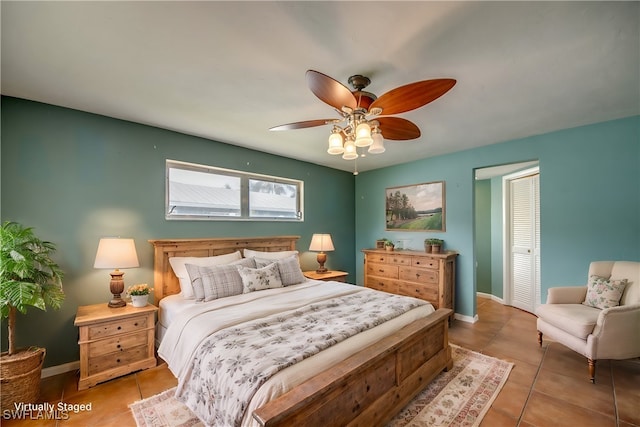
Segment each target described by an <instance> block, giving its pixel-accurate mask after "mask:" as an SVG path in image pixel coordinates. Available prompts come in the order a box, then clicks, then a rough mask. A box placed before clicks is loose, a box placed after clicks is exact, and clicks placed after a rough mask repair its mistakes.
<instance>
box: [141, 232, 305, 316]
mask: <svg viewBox="0 0 640 427" xmlns="http://www.w3.org/2000/svg"><path fill="white" fill-rule="evenodd" d="M299 238H300V236H270V237H215V238H206V239H202V238H199V239H155V240H149V243H151V244H152V245H153V249H154V250H153V294H154V296H155V301H154V304H155V305H158V303H159V302H160V300H161V299H162V298H164V297H166V296H169V295H173V294H177V293H180V282H179V281H178V278H177V277H176V275H175V274H174V272H173V269H172V268H171V265H170V264H169V258H171V257H207V256H215V255H223V254H228V253H232V252H235V251H238V250H239V251H242V249H253V250H256V251H264V252H277V251H293V250H296V242H297V241H298V239H299Z"/></svg>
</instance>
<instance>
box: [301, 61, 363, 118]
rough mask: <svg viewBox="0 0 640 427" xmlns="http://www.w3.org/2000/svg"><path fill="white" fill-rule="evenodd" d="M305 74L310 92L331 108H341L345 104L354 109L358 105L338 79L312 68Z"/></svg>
mask: <svg viewBox="0 0 640 427" xmlns="http://www.w3.org/2000/svg"><path fill="white" fill-rule="evenodd" d="M306 76H307V85H308V86H309V89H311V92H313V94H314V95H315V96H317V97H318V98H320V100H322V101H323V102H325V103H327V104H329V105H330V106H332V107H333V108H336V109H338V110H342V107H344V106H347V107H349V108H353V109H355V108H356V107H357V106H358V102H357V101H356V98H355V96H353V94H352V93H351V91H350V90H349V88H347V87H346V86H345V85H343V84H342V83H340V82H339V81H337V80H334V79H332V78H331V77H329V76H327V75H325V74H322V73H320V72H318V71H314V70H308V71H307V74H306Z"/></svg>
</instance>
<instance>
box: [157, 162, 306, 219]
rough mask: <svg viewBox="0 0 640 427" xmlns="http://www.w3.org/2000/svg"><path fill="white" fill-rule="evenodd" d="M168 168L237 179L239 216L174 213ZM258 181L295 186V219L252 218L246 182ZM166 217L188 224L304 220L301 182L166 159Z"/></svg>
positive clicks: (285, 217) (260, 216)
mask: <svg viewBox="0 0 640 427" xmlns="http://www.w3.org/2000/svg"><path fill="white" fill-rule="evenodd" d="M171 169H180V170H186V171H193V172H199V173H206V174H212V175H222V176H228V177H231V178H237V179H240V213H239V214H238V215H232V214H227V215H215V214H211V213H208V214H196V213H173V212H174V211H175V208H176V206H174V205H171V204H170V200H171V198H170V197H171V194H170V180H169V173H170V172H169V171H170V170H171ZM250 180H260V181H267V182H270V183H274V184H284V185H290V186H294V187H295V189H296V196H297V197H296V198H295V199H296V216H295V217H293V216H277V215H274V216H270V215H269V214H264V213H263V214H260V215H253V214H252V213H251V206H250V192H249V181H250ZM164 208H165V211H164V212H165V218H166V219H167V220H188V221H194V220H199V221H277V222H280V221H285V222H286V221H293V222H302V221H304V181H301V180H297V179H290V178H282V177H277V176H272V175H263V174H257V173H252V172H245V171H238V170H233V169H225V168H219V167H215V166H206V165H200V164H196V163H187V162H181V161H178V160H170V159H167V160H166V168H165V203H164Z"/></svg>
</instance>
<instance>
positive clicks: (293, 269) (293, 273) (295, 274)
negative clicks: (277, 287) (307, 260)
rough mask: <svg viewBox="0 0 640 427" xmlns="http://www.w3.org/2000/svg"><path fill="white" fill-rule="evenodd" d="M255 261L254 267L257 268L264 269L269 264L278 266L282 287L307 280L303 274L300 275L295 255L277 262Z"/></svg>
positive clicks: (300, 271) (268, 260) (271, 260)
mask: <svg viewBox="0 0 640 427" xmlns="http://www.w3.org/2000/svg"><path fill="white" fill-rule="evenodd" d="M255 260H256V267H258V268H260V267H265V266H267V265H269V264H276V265H277V266H278V271H279V272H280V280H281V281H282V286H291V285H297V284H298V283H302V282H305V281H306V280H307V278H306V277H304V274H302V270H301V269H300V261H298V256H297V255H292V256H289V257H287V258H282V259H278V260H273V259H264V258H256V259H255Z"/></svg>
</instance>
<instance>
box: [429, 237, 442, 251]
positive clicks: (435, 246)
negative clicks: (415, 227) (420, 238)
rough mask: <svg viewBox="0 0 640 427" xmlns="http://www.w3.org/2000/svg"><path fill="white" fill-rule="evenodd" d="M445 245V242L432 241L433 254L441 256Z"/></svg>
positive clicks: (439, 240)
mask: <svg viewBox="0 0 640 427" xmlns="http://www.w3.org/2000/svg"><path fill="white" fill-rule="evenodd" d="M443 244H444V240H441V239H431V252H432V253H434V254H439V253H440V252H441V251H442V245H443Z"/></svg>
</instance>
